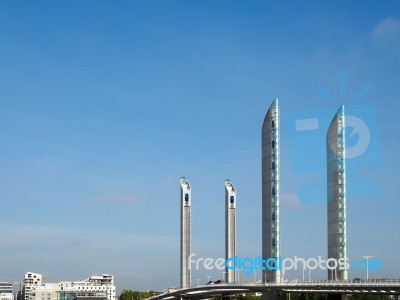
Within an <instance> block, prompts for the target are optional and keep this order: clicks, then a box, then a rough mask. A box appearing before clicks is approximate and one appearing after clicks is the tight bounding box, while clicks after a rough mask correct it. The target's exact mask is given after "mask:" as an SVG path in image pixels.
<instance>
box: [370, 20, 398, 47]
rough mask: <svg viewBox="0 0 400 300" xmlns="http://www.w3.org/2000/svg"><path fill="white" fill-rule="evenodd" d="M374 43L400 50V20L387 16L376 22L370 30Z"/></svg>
mask: <svg viewBox="0 0 400 300" xmlns="http://www.w3.org/2000/svg"><path fill="white" fill-rule="evenodd" d="M371 37H372V40H373V41H374V43H375V44H376V45H377V46H379V47H384V48H388V49H390V50H400V20H398V19H395V18H393V17H387V18H386V19H383V20H381V21H379V22H378V24H376V26H375V27H374V28H373V29H372V31H371Z"/></svg>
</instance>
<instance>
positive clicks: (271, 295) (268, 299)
mask: <svg viewBox="0 0 400 300" xmlns="http://www.w3.org/2000/svg"><path fill="white" fill-rule="evenodd" d="M262 295H263V297H262V298H263V300H285V295H284V294H283V292H280V291H266V292H263V294H262Z"/></svg>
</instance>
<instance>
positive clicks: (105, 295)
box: [22, 274, 115, 300]
mask: <svg viewBox="0 0 400 300" xmlns="http://www.w3.org/2000/svg"><path fill="white" fill-rule="evenodd" d="M36 275H37V274H36ZM22 299H24V300H115V285H114V278H113V276H111V275H106V274H103V275H93V276H90V277H89V278H87V279H85V280H81V281H60V282H57V283H42V284H41V285H36V286H30V290H29V292H28V293H27V294H26V296H25V298H22Z"/></svg>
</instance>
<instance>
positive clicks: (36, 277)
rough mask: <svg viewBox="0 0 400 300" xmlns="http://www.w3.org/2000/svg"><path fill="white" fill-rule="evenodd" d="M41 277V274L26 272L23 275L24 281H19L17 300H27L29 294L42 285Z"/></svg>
mask: <svg viewBox="0 0 400 300" xmlns="http://www.w3.org/2000/svg"><path fill="white" fill-rule="evenodd" d="M42 280H43V276H42V275H41V274H37V273H32V272H28V273H26V274H25V276H24V279H22V281H21V287H20V291H19V293H18V298H19V299H18V300H29V294H30V292H31V291H33V290H35V288H36V287H38V286H41V285H42V283H43V281H42Z"/></svg>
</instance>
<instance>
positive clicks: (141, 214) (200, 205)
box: [0, 1, 400, 290]
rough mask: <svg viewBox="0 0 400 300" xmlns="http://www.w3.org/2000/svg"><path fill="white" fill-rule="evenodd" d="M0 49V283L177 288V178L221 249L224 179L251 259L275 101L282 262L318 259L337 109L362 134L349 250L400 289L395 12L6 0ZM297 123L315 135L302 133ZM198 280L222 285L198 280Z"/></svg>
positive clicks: (198, 239) (202, 251)
mask: <svg viewBox="0 0 400 300" xmlns="http://www.w3.org/2000/svg"><path fill="white" fill-rule="evenodd" d="M0 41H1V43H0V166H1V167H0V200H1V208H2V209H1V211H0V240H1V242H0V281H3V280H5V281H11V282H17V281H19V280H20V279H21V278H22V276H23V275H24V274H25V272H28V271H32V272H38V273H43V274H46V275H47V277H48V279H47V281H49V282H52V281H59V280H77V279H83V278H85V277H88V276H89V275H91V274H94V273H109V274H112V275H114V276H115V278H116V283H117V288H118V290H122V289H124V288H130V289H139V290H145V289H163V288H166V287H170V286H177V285H179V179H180V177H181V176H185V177H187V178H188V179H189V181H190V182H191V185H192V188H193V194H192V197H193V198H192V199H193V200H192V209H193V211H192V218H193V221H192V248H193V249H192V250H193V252H196V253H197V255H198V256H201V257H212V258H217V257H223V255H224V181H225V179H226V178H229V179H231V180H232V182H233V183H234V184H235V186H236V188H237V191H238V204H237V207H238V224H237V239H238V249H237V250H238V254H239V255H241V256H250V257H253V256H257V255H260V253H261V153H260V150H261V125H262V121H263V118H264V115H265V113H266V111H267V109H268V107H269V105H270V104H271V102H272V101H273V99H274V98H276V97H278V98H279V100H280V109H281V162H282V164H281V202H282V205H281V249H282V255H283V256H285V257H293V256H294V255H298V256H302V257H306V258H307V257H313V256H318V255H321V256H326V252H327V250H326V244H327V241H326V237H325V235H326V203H325V199H326V187H325V181H326V179H325V178H326V169H325V164H324V158H325V152H324V151H325V134H326V130H327V126H328V124H329V122H330V120H331V117H332V116H333V115H334V113H335V112H336V111H337V109H338V108H339V106H340V105H341V104H344V105H345V106H346V107H348V109H346V111H349V112H351V113H352V114H353V115H358V116H359V117H360V118H362V119H363V120H364V122H365V123H366V124H367V126H368V128H369V130H370V143H369V148H368V149H367V151H365V153H363V154H362V155H360V156H359V157H358V158H356V159H353V160H350V159H349V160H348V174H349V176H348V178H349V181H348V255H349V257H350V259H351V260H353V261H354V260H358V259H359V258H360V257H361V256H362V255H373V256H374V257H375V258H379V259H381V260H382V261H383V263H384V270H383V271H376V272H370V277H372V278H383V277H394V278H399V277H400V274H399V260H398V257H397V252H398V251H397V249H398V248H399V246H400V237H399V235H398V233H397V231H398V229H399V226H400V221H399V220H400V219H399V217H398V215H399V213H398V211H399V209H400V204H399V203H400V202H399V200H400V199H399V196H398V191H397V186H398V176H397V175H398V172H397V171H396V170H397V169H399V168H400V161H399V156H398V153H399V150H400V140H399V129H400V128H399V126H400V125H399V123H398V114H399V102H398V99H399V96H400V84H399V82H400V76H399V75H400V73H399V70H400V56H399V55H400V1H335V2H327V1H308V2H304V1H303V2H291V1H279V2H267V1H118V2H117V1H114V2H112V1H84V2H82V1H57V2H54V1H36V2H22V1H2V2H1V3H0ZM305 117H306V118H317V119H318V120H319V129H318V130H315V131H313V132H309V135H307V136H304V139H303V138H302V136H301V135H300V134H302V133H300V132H298V131H296V130H293V128H294V127H293V124H294V122H295V121H296V120H298V119H301V118H305ZM349 131H350V130H349ZM303 133H304V132H303ZM304 134H305V133H304ZM348 138H349V141H348V142H349V145H350V146H351V145H355V144H357V139H361V136H360V134H358V135H357V134H355V135H353V136H350V134H349V137H348ZM302 141H304V142H302ZM305 141H307V142H305ZM307 151H308V153H309V154H307ZM206 275H211V276H213V279H217V278H221V277H222V274H221V273H220V272H219V271H212V272H209V271H205V270H199V271H196V272H195V273H194V274H193V277H192V281H193V283H197V279H199V281H200V282H204V281H206ZM364 275H365V274H364V272H363V271H354V270H352V271H351V273H350V277H363V276H364ZM243 276H244V275H243ZM258 276H259V274H258ZM286 276H287V277H288V278H296V277H300V276H301V274H299V273H296V272H294V271H293V272H292V273H290V274H289V273H288V274H287V275H286ZM311 276H312V278H325V277H326V274H325V272H320V273H318V272H317V271H315V272H312V273H311ZM245 279H246V278H245V277H243V280H245ZM248 279H249V280H252V279H253V277H252V276H251V277H249V278H248Z"/></svg>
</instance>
